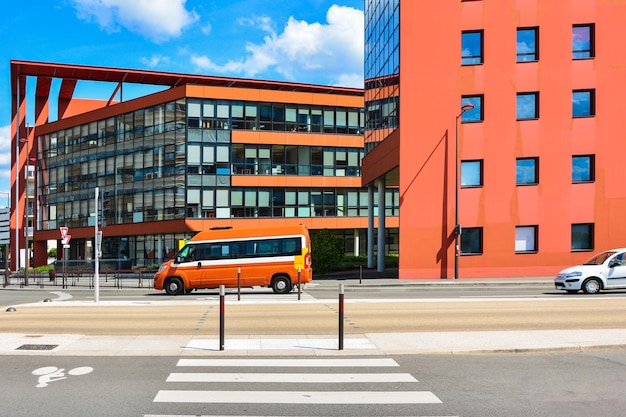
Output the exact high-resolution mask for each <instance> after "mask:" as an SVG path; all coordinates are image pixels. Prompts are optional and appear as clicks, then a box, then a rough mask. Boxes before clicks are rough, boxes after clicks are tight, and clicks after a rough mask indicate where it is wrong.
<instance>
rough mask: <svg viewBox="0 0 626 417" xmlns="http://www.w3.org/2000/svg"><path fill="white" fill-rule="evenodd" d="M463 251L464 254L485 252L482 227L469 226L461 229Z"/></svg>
mask: <svg viewBox="0 0 626 417" xmlns="http://www.w3.org/2000/svg"><path fill="white" fill-rule="evenodd" d="M461 253H462V254H463V255H479V254H482V253H483V228H482V227H467V228H464V229H462V230H461Z"/></svg>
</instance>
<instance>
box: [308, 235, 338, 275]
mask: <svg viewBox="0 0 626 417" xmlns="http://www.w3.org/2000/svg"><path fill="white" fill-rule="evenodd" d="M311 254H312V256H313V270H314V271H315V272H316V273H321V274H323V273H326V272H330V271H332V270H333V267H335V266H336V265H337V264H338V263H339V261H340V260H341V257H342V256H343V248H342V245H341V242H340V241H339V239H337V237H336V236H335V234H334V233H333V232H331V231H330V230H328V229H323V230H320V231H318V232H316V233H314V234H313V236H312V237H311Z"/></svg>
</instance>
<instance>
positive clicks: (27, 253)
mask: <svg viewBox="0 0 626 417" xmlns="http://www.w3.org/2000/svg"><path fill="white" fill-rule="evenodd" d="M26 129H27V130H26V131H27V134H26V136H27V137H26V138H20V142H22V143H25V144H26V174H25V175H24V253H25V256H24V258H25V262H24V286H26V287H28V267H29V266H30V250H29V248H28V182H29V177H28V176H29V174H30V172H29V171H30V167H29V160H30V149H29V146H28V141H29V139H30V132H29V129H28V126H26Z"/></svg>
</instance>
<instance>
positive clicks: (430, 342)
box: [0, 329, 626, 356]
mask: <svg viewBox="0 0 626 417" xmlns="http://www.w3.org/2000/svg"><path fill="white" fill-rule="evenodd" d="M607 349H626V329H609V330H605V329H602V330H537V331H495V332H423V333H376V334H363V335H350V336H349V337H346V338H344V340H343V350H339V338H338V336H337V335H329V336H306V335H292V336H254V337H247V338H246V337H241V336H235V337H228V336H226V337H225V340H224V349H223V350H220V340H219V338H215V337H206V338H203V337H190V336H183V335H173V336H85V335H63V334H60V335H17V334H0V355H44V356H48V355H58V356H181V355H190V356H198V355H199V356H207V355H220V356H246V355H250V356H252V355H258V356H284V355H290V356H299V355H304V356H330V355H388V354H477V353H483V354H485V353H509V354H510V353H530V352H544V353H545V352H582V351H595V350H607Z"/></svg>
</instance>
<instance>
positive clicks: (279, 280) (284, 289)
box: [272, 275, 292, 294]
mask: <svg viewBox="0 0 626 417" xmlns="http://www.w3.org/2000/svg"><path fill="white" fill-rule="evenodd" d="M291 289H292V287H291V280H290V279H289V278H287V277H285V276H282V275H281V276H279V277H276V278H274V281H272V290H274V292H275V293H276V294H288V293H290V292H291Z"/></svg>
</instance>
